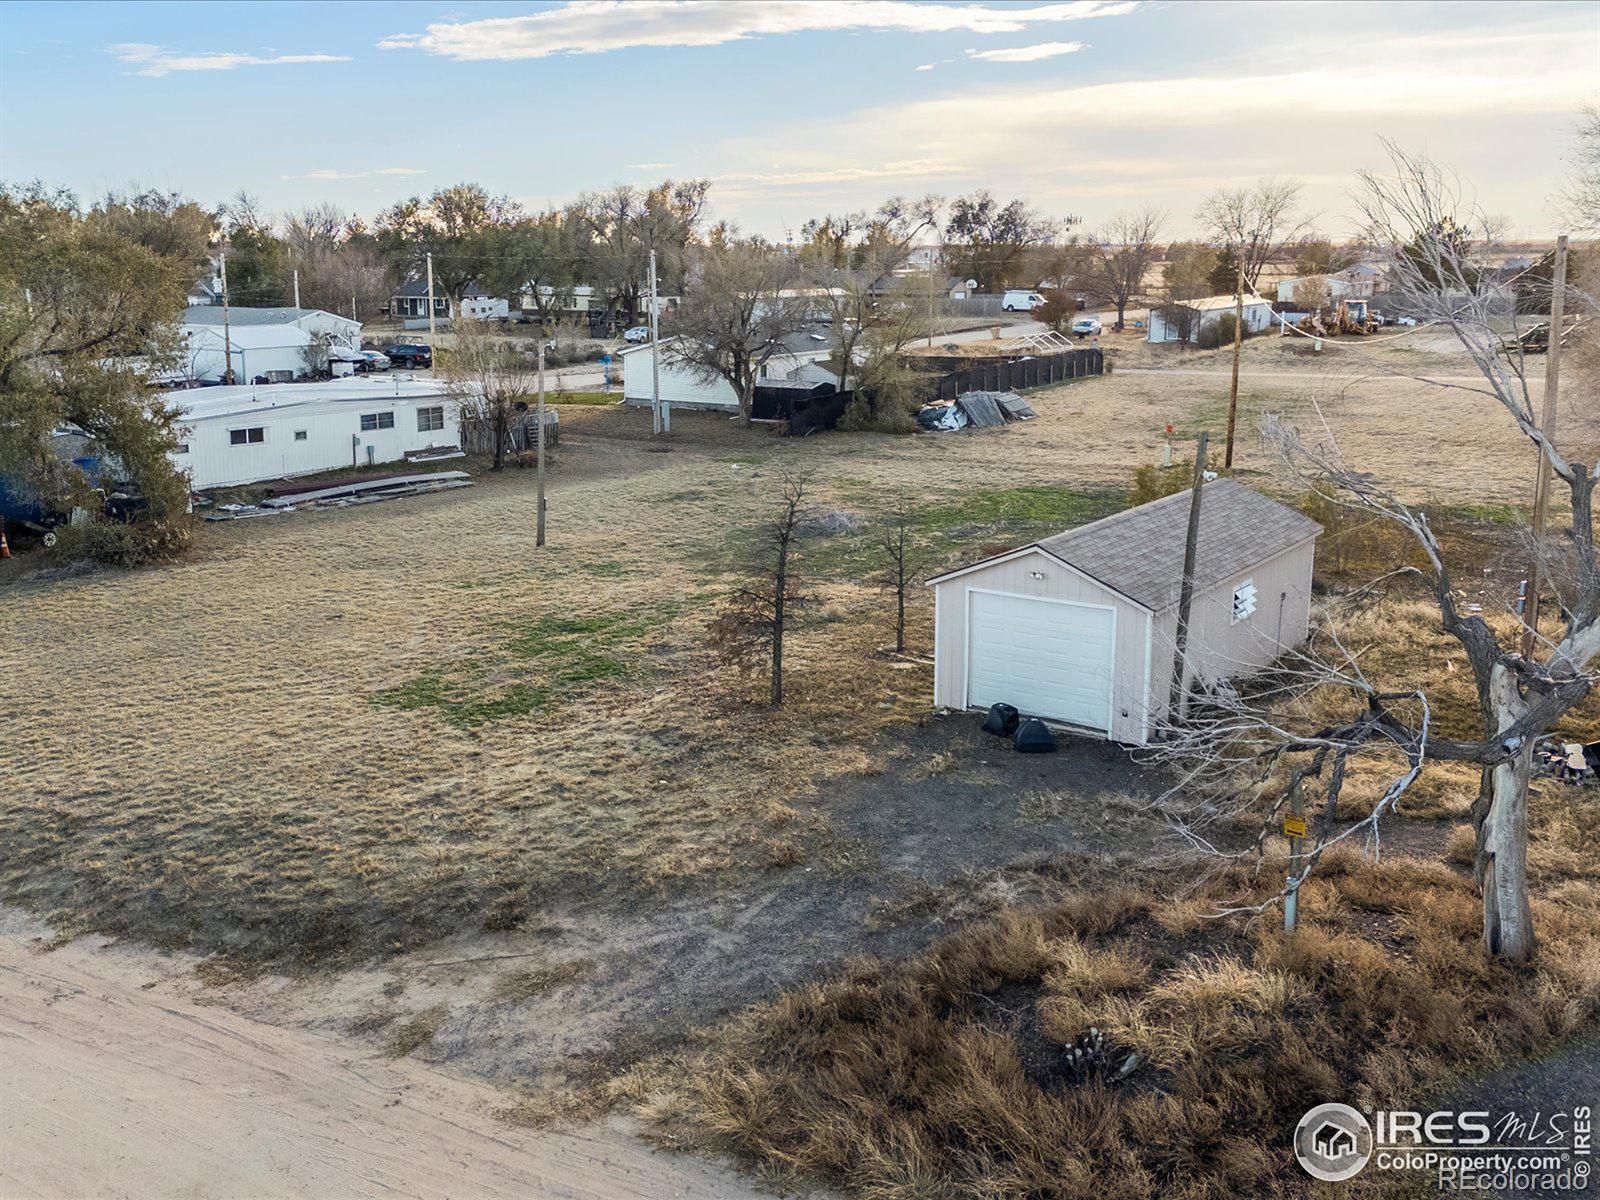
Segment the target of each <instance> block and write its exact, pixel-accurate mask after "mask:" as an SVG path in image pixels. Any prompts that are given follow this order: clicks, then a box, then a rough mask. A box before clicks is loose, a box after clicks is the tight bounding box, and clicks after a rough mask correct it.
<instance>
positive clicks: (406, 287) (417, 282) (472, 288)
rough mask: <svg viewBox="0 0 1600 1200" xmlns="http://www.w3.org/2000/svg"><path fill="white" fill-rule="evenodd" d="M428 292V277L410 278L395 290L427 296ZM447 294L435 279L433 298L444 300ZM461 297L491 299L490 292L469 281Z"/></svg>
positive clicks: (398, 293) (412, 294)
mask: <svg viewBox="0 0 1600 1200" xmlns="http://www.w3.org/2000/svg"><path fill="white" fill-rule="evenodd" d="M427 294H428V281H427V280H426V279H408V280H406V281H405V282H404V283H402V284H401V285H400V288H399V290H398V291H396V292H395V295H396V296H422V297H426V296H427ZM446 295H447V293H446V292H445V290H444V289H443V288H442V287H440V286H439V281H438V280H434V283H433V298H434V299H435V300H443V299H444V298H445V297H446ZM461 298H462V299H463V300H473V299H478V298H482V299H489V293H488V292H486V291H484V290H483V289H482V288H481V287H479V286H478V285H477V284H475V283H469V284H467V288H466V291H464V292H463V293H462V295H461Z"/></svg>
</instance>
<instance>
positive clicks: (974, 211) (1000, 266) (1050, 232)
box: [944, 191, 1077, 292]
mask: <svg viewBox="0 0 1600 1200" xmlns="http://www.w3.org/2000/svg"><path fill="white" fill-rule="evenodd" d="M1076 220H1077V218H1075V217H1068V218H1067V219H1066V220H1065V221H1060V222H1058V221H1052V220H1050V219H1049V218H1048V217H1044V216H1041V215H1039V214H1038V213H1036V212H1034V211H1033V210H1032V209H1031V208H1029V207H1028V205H1027V204H1026V203H1025V202H1024V201H1021V200H1013V201H1011V202H1010V203H1009V204H1001V203H1000V201H998V200H996V199H995V198H994V196H993V195H992V194H991V193H989V192H987V191H976V192H973V193H971V194H970V195H966V196H958V197H957V198H956V199H955V200H953V201H951V203H950V219H949V221H948V222H947V223H946V225H945V230H944V236H945V246H944V258H945V262H947V263H948V264H950V266H951V267H952V268H953V270H954V273H955V274H957V275H959V276H961V277H962V278H963V279H965V278H968V277H971V278H973V279H976V280H977V281H978V286H979V287H980V288H982V289H983V290H985V291H991V292H994V291H1001V290H1003V289H1005V288H1007V287H1010V286H1012V285H1014V284H1016V283H1018V282H1021V280H1019V278H1018V276H1019V275H1020V273H1021V271H1022V269H1023V264H1024V262H1025V260H1026V258H1027V254H1028V251H1029V250H1030V249H1031V248H1033V247H1036V246H1044V245H1048V244H1049V243H1050V242H1051V241H1053V240H1054V239H1055V238H1056V237H1057V235H1058V234H1059V233H1060V232H1061V229H1062V227H1063V226H1064V225H1071V224H1073V223H1075V222H1076ZM1027 282H1028V283H1029V284H1030V286H1031V285H1032V284H1033V283H1037V282H1038V280H1029V281H1027Z"/></svg>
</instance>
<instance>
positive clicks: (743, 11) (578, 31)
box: [378, 0, 1139, 62]
mask: <svg viewBox="0 0 1600 1200" xmlns="http://www.w3.org/2000/svg"><path fill="white" fill-rule="evenodd" d="M1137 7H1139V3H1138V0H1070V2H1064V3H1054V4H1033V5H1027V6H1025V7H1021V8H990V7H987V6H985V5H980V4H944V3H913V2H910V0H856V2H855V3H850V4H844V3H837V2H836V0H765V2H764V3H760V4H752V3H748V2H747V0H627V2H624V0H571V2H569V3H567V4H563V5H562V6H560V7H559V8H553V9H548V10H546V11H544V12H537V13H529V14H527V15H526V16H518V17H489V18H486V19H484V20H479V21H441V22H437V23H435V24H432V25H429V26H428V28H427V31H426V32H424V33H402V34H395V35H393V36H391V37H386V38H384V39H383V40H382V41H380V42H379V43H378V45H379V47H380V48H382V49H384V50H402V49H405V50H424V51H427V52H428V53H429V54H439V55H443V56H444V57H446V58H452V59H455V60H457V61H459V62H478V61H484V60H494V59H497V60H509V59H526V58H547V57H549V56H550V55H554V54H605V53H608V52H610V51H613V50H625V49H628V48H631V47H635V46H720V45H722V44H724V43H726V42H736V41H741V40H743V39H745V38H751V37H760V36H763V35H782V34H791V33H807V32H816V31H826V30H832V31H840V30H893V31H896V32H900V33H951V32H965V33H1020V32H1022V31H1024V30H1026V29H1028V28H1029V27H1030V26H1033V25H1040V24H1046V23H1055V22H1060V21H1078V20H1084V19H1086V18H1089V17H1114V16H1121V15H1122V14H1124V13H1129V12H1132V11H1133V10H1134V9H1136V8H1137Z"/></svg>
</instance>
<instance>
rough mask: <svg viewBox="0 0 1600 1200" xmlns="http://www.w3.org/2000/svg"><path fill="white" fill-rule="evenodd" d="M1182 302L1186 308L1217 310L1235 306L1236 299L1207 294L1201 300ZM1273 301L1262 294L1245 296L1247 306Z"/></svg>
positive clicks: (1202, 310) (1203, 310)
mask: <svg viewBox="0 0 1600 1200" xmlns="http://www.w3.org/2000/svg"><path fill="white" fill-rule="evenodd" d="M1180 303H1181V304H1182V305H1183V306H1184V307H1185V308H1192V309H1195V310H1196V311H1198V312H1216V311H1218V310H1219V309H1231V308H1232V307H1233V306H1234V303H1235V301H1234V298H1233V297H1232V296H1206V297H1204V298H1203V299H1200V300H1183V301H1180ZM1271 303H1272V301H1271V300H1267V299H1265V298H1264V297H1261V296H1246V297H1245V298H1244V306H1245V307H1246V308H1249V307H1251V306H1252V305H1256V304H1271Z"/></svg>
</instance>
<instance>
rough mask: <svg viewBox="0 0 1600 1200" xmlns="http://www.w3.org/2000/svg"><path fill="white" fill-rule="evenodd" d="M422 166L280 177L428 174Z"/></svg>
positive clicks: (313, 172)
mask: <svg viewBox="0 0 1600 1200" xmlns="http://www.w3.org/2000/svg"><path fill="white" fill-rule="evenodd" d="M426 174H427V172H426V171H425V170H423V169H422V168H421V167H374V168H373V169H372V170H370V171H331V170H327V169H326V168H324V169H323V170H320V171H307V172H306V173H305V174H304V175H280V176H278V178H279V179H370V178H371V177H372V176H374V175H426Z"/></svg>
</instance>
